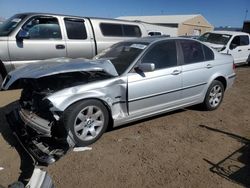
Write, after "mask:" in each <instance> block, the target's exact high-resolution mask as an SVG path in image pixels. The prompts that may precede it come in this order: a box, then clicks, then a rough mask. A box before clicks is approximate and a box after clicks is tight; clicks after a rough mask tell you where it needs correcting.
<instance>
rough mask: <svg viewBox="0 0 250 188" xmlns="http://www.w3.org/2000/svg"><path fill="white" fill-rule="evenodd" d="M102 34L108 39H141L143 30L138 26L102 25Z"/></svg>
mask: <svg viewBox="0 0 250 188" xmlns="http://www.w3.org/2000/svg"><path fill="white" fill-rule="evenodd" d="M100 28H101V31H102V34H103V35H104V36H108V37H140V36H141V30H140V28H139V27H138V26H137V25H124V24H111V23H101V24H100Z"/></svg>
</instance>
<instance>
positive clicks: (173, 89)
mask: <svg viewBox="0 0 250 188" xmlns="http://www.w3.org/2000/svg"><path fill="white" fill-rule="evenodd" d="M141 63H154V64H155V70H154V71H152V72H142V71H140V70H137V71H135V72H131V73H129V74H128V108H129V109H128V111H129V115H130V116H136V117H138V116H142V115H145V114H155V113H157V112H158V111H163V110H165V109H166V108H170V107H173V106H175V105H177V104H178V103H179V102H180V98H181V87H182V80H181V66H179V65H178V62H177V48H176V42H175V41H174V40H168V41H164V42H160V43H157V44H155V45H154V46H152V47H151V48H150V49H149V50H148V51H147V52H146V54H145V55H144V57H143V58H142V60H141Z"/></svg>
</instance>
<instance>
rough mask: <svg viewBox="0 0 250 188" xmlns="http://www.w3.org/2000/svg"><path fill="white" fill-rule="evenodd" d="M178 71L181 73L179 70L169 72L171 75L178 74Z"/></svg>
mask: <svg viewBox="0 0 250 188" xmlns="http://www.w3.org/2000/svg"><path fill="white" fill-rule="evenodd" d="M180 73H181V71H180V70H174V71H173V72H172V73H171V74H172V75H178V74H180Z"/></svg>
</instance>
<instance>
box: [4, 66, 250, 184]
mask: <svg viewBox="0 0 250 188" xmlns="http://www.w3.org/2000/svg"><path fill="white" fill-rule="evenodd" d="M236 72H237V78H236V82H235V84H234V86H233V88H231V89H230V90H228V92H227V93H226V95H225V98H224V101H223V104H222V105H221V106H220V108H219V109H217V110H216V111H212V112H206V111H200V110H199V109H198V108H195V107H193V108H188V109H183V110H178V111H175V112H173V113H167V114H164V115H161V116H157V117H154V118H150V119H147V120H145V121H140V122H137V123H134V124H131V125H128V126H124V127H122V128H119V129H115V130H112V131H109V132H107V133H105V134H104V135H103V137H102V138H101V139H100V140H99V141H98V142H96V143H95V144H93V145H91V147H92V150H90V151H84V152H73V151H72V152H70V153H68V154H67V155H65V156H64V157H63V158H61V159H60V160H59V161H58V162H56V163H54V164H52V165H50V166H49V167H47V168H44V169H45V170H46V171H48V172H49V174H50V175H51V177H52V178H53V180H54V183H55V186H56V187H57V188H64V187H72V188H75V187H76V188H77V187H102V188H103V187H107V188H110V187H114V188H115V187H150V188H151V187H227V188H228V187H244V186H245V187H250V140H249V139H250V116H249V114H250V100H249V99H250V67H248V66H243V67H239V68H237V70H236ZM19 95H20V91H11V92H1V93H0V121H1V122H0V167H3V168H4V169H3V170H0V187H1V185H2V186H4V187H7V186H8V184H10V183H12V182H14V181H15V180H17V179H18V178H20V176H21V177H22V178H25V177H28V176H29V174H30V173H32V169H33V168H32V165H31V163H30V159H29V157H28V156H26V155H25V153H24V152H23V150H22V149H21V148H20V147H19V145H18V143H16V141H15V139H14V138H13V136H12V134H11V131H10V130H9V127H8V125H7V123H6V120H5V115H4V114H5V113H6V112H8V111H9V110H10V109H11V108H12V107H13V103H12V102H13V101H15V100H17V99H18V97H19Z"/></svg>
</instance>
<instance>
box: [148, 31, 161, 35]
mask: <svg viewBox="0 0 250 188" xmlns="http://www.w3.org/2000/svg"><path fill="white" fill-rule="evenodd" d="M148 35H149V36H159V35H162V34H161V32H158V31H150V32H149V33H148Z"/></svg>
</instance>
